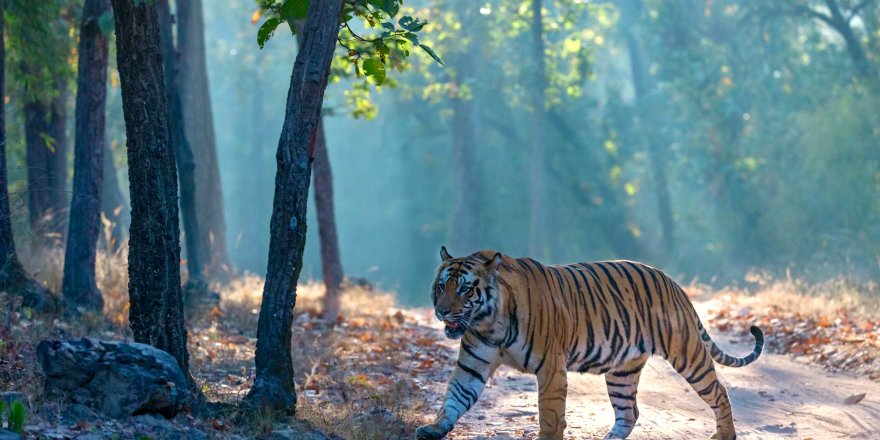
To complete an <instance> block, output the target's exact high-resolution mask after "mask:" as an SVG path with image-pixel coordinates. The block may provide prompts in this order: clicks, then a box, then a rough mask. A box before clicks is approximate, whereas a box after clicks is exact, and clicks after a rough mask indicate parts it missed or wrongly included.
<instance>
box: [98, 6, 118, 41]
mask: <svg viewBox="0 0 880 440" xmlns="http://www.w3.org/2000/svg"><path fill="white" fill-rule="evenodd" d="M98 29H100V30H101V33H102V34H104V36H109V35H110V34H112V33H113V31H114V30H115V29H116V23H115V22H114V21H113V10H112V9H107V10H106V11H104V13H103V14H101V16H100V17H98Z"/></svg>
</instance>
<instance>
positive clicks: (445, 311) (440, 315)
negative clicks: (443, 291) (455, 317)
mask: <svg viewBox="0 0 880 440" xmlns="http://www.w3.org/2000/svg"><path fill="white" fill-rule="evenodd" d="M450 313H452V310H451V309H436V310H434V314H435V315H437V319H439V320H441V321H442V320H443V318H445V317H446V316H448V315H449V314H450Z"/></svg>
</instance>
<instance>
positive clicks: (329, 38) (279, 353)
mask: <svg viewBox="0 0 880 440" xmlns="http://www.w3.org/2000/svg"><path fill="white" fill-rule="evenodd" d="M342 3H343V0H315V1H312V2H310V3H309V10H308V14H307V17H306V26H305V27H304V28H303V29H302V32H303V43H302V45H301V46H300V50H299V53H297V55H296V62H295V63H294V65H293V73H292V74H291V77H290V90H289V92H288V95H287V110H286V112H285V116H284V127H283V128H282V130H281V139H280V140H279V142H278V152H277V153H276V162H277V164H278V171H277V174H276V175H275V198H274V200H273V202H272V219H271V222H270V226H269V229H270V238H269V263H268V268H267V272H266V285H265V287H264V289H263V303H262V306H261V307H260V318H259V322H258V325H257V350H256V359H255V360H256V378H255V380H254V387H253V388H251V390H250V392H249V393H248V397H247V398H248V400H249V401H251V402H252V403H253V404H255V405H256V406H260V407H268V408H271V409H274V410H279V411H285V412H293V411H294V409H295V408H294V407H295V405H296V391H295V390H294V383H293V360H292V359H291V353H290V336H291V328H290V326H291V323H292V321H293V307H294V305H295V304H296V283H297V281H298V280H299V274H300V271H301V270H302V254H303V248H304V247H305V241H306V206H307V201H308V195H309V177H310V173H311V160H312V158H311V157H310V155H309V145H310V144H311V143H312V136H314V135H315V128H316V127H317V125H318V121H319V120H320V117H321V104H322V102H323V100H324V89H325V88H326V87H327V76H328V75H329V73H330V62H331V61H332V59H333V52H334V49H335V48H336V36H337V34H338V32H339V18H340V16H341V11H342Z"/></svg>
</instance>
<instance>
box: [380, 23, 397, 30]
mask: <svg viewBox="0 0 880 440" xmlns="http://www.w3.org/2000/svg"><path fill="white" fill-rule="evenodd" d="M382 27H383V28H385V29H388V31H390V32H394V23H391V22H390V21H386V22H384V23H382Z"/></svg>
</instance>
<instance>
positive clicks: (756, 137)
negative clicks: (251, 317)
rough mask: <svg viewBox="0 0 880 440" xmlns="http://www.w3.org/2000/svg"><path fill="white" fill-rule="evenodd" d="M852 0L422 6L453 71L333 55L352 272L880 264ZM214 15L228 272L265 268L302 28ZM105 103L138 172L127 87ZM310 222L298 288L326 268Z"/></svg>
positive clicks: (870, 124)
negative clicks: (371, 74) (362, 63)
mask: <svg viewBox="0 0 880 440" xmlns="http://www.w3.org/2000/svg"><path fill="white" fill-rule="evenodd" d="M783 3H784V4H783ZM850 3H853V4H850ZM855 3H858V2H849V1H848V0H842V1H839V2H836V3H835V4H837V5H838V8H837V9H838V10H837V11H836V12H835V11H831V10H829V9H828V7H827V6H826V3H825V2H818V1H817V2H812V1H804V2H780V4H779V5H776V3H775V2H773V4H772V5H771V4H766V2H763V1H746V2H742V1H737V2H734V1H714V2H702V1H696V0H686V1H660V0H620V1H616V2H597V1H578V0H556V1H545V2H543V11H544V13H543V20H542V22H541V23H540V26H539V27H537V28H536V23H535V21H534V20H533V18H534V14H533V12H534V11H533V10H532V9H530V8H531V7H532V6H531V5H532V2H508V1H485V2H472V1H468V0H454V1H453V0H439V1H424V0H419V1H411V2H407V3H406V4H405V6H406V7H408V8H412V10H413V13H414V15H417V16H419V17H421V18H426V19H428V20H429V21H430V24H429V25H428V26H427V27H426V28H425V30H424V31H423V36H422V37H421V38H423V39H424V40H426V41H429V42H430V43H431V45H432V47H433V48H434V50H435V51H436V52H437V53H438V54H439V55H440V57H441V58H442V59H443V61H444V65H442V66H441V65H439V64H438V63H436V62H434V61H433V60H431V59H430V58H429V57H428V56H426V55H425V54H419V55H418V56H417V57H415V59H414V60H412V61H411V62H410V64H409V65H408V66H407V68H406V69H404V71H402V72H398V71H389V73H388V77H389V80H388V81H387V82H386V83H385V84H384V85H382V86H381V87H376V86H375V85H372V84H370V85H366V86H365V85H364V84H365V83H364V80H363V78H351V77H348V78H346V77H341V76H339V72H340V71H348V72H350V69H337V70H334V73H335V75H334V76H333V77H332V78H331V84H330V85H329V87H328V89H327V96H326V98H325V104H324V111H323V112H324V117H323V118H324V126H325V132H326V136H327V149H328V151H329V157H330V163H331V166H332V171H333V183H334V191H335V210H336V222H337V228H338V235H339V240H340V242H339V244H340V251H341V259H342V264H343V267H344V270H345V274H346V275H347V276H349V277H364V278H367V279H369V280H370V281H371V282H373V283H375V284H377V285H378V286H380V287H382V288H383V289H391V290H394V291H396V292H397V293H398V296H399V298H400V300H401V301H402V302H403V303H405V304H427V301H428V296H427V293H426V292H427V289H428V286H429V284H430V281H431V277H432V271H433V269H434V267H435V266H436V264H437V263H438V261H439V256H438V252H439V248H440V246H441V245H446V246H447V247H448V248H449V250H450V252H451V253H452V254H453V255H456V256H458V255H461V254H467V253H471V252H473V251H476V250H478V249H482V248H493V249H497V250H499V251H501V252H504V253H506V254H510V255H513V256H531V257H534V258H536V259H539V260H541V261H542V262H544V263H564V262H571V261H582V260H597V259H635V260H641V261H644V262H646V263H648V264H651V265H654V266H657V267H660V268H663V269H665V270H666V271H668V272H669V273H671V274H673V275H674V276H676V277H677V278H679V279H681V280H684V281H691V280H694V279H698V280H699V281H702V282H711V283H716V284H729V283H733V284H742V283H743V282H744V279H745V277H746V275H747V274H749V273H767V274H770V275H773V276H793V277H797V278H803V279H808V280H822V279H827V278H830V277H836V276H843V277H847V278H853V279H856V280H869V279H871V278H872V277H874V278H876V276H878V275H880V255H878V247H877V243H878V242H880V226H878V225H880V197H878V190H880V150H878V148H877V145H878V140H880V121H878V118H880V111H878V110H880V108H878V104H877V103H878V102H880V99H877V95H878V94H880V83H878V80H877V69H878V67H880V34H878V32H880V30H878V29H880V5H877V4H875V3H873V2H866V4H865V5H863V6H862V7H860V8H858V9H855ZM217 6H218V5H215V4H214V3H213V2H211V4H210V6H207V7H206V8H205V26H206V28H205V32H206V51H207V63H208V76H209V81H210V92H211V99H212V110H213V115H214V125H215V129H216V139H217V151H218V156H219V166H220V175H221V182H222V190H223V202H224V209H225V222H226V241H227V247H228V252H229V256H230V258H229V262H230V263H231V265H232V266H234V267H235V269H236V270H239V271H250V272H253V273H256V274H259V275H263V274H264V272H265V270H266V263H267V252H268V242H269V233H268V227H269V217H270V212H271V206H272V197H273V191H274V176H275V169H276V166H275V151H276V147H277V144H278V133H279V132H280V129H281V125H282V121H283V117H284V106H285V97H286V92H287V88H288V85H289V77H290V69H291V66H292V64H293V60H294V58H295V55H296V50H297V48H296V40H295V38H293V37H292V36H291V35H290V33H289V32H288V31H287V29H286V28H279V30H278V32H277V35H275V37H274V38H273V39H272V40H271V41H270V42H269V43H267V44H266V46H265V48H264V49H262V50H260V49H259V48H258V46H257V43H256V40H255V35H256V29H257V27H258V24H255V23H253V22H252V20H251V17H252V13H253V11H254V9H255V5H254V2H253V1H250V0H236V1H229V2H224V5H223V7H217ZM808 10H809V11H812V13H810V12H807V11H808ZM819 15H821V16H822V17H824V18H817V17H818V16H819ZM838 15H840V17H841V18H840V20H838V18H837V17H838ZM539 54H543V55H544V56H543V57H541V56H539ZM113 81H114V79H113V74H112V73H111V84H112V82H113ZM109 95H110V101H109V107H110V109H109V110H108V114H109V115H110V116H109V119H108V131H109V137H110V140H111V144H112V145H113V148H114V149H115V153H114V154H115V157H116V160H117V162H121V163H124V157H123V156H124V142H123V140H122V136H123V129H122V128H123V123H122V113H121V111H120V109H119V107H118V106H119V96H118V95H119V90H118V85H117V87H114V88H111V91H110V92H109ZM542 104H543V105H542ZM373 113H375V114H373ZM197 161H198V158H197ZM12 175H13V176H15V175H16V174H15V172H14V171H13V172H12ZM120 179H121V182H123V185H122V186H123V189H125V186H126V185H125V184H124V183H125V182H126V180H125V174H124V167H123V169H122V170H121V173H120ZM12 180H13V182H14V181H15V179H12ZM309 216H310V218H309V232H308V234H309V235H308V241H307V246H306V250H305V257H304V266H303V269H304V270H303V275H304V277H303V278H304V279H310V278H311V279H320V277H321V270H320V261H321V260H320V254H319V251H318V244H319V239H318V228H317V224H316V220H315V209H314V205H313V204H312V205H311V206H310V207H309Z"/></svg>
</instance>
